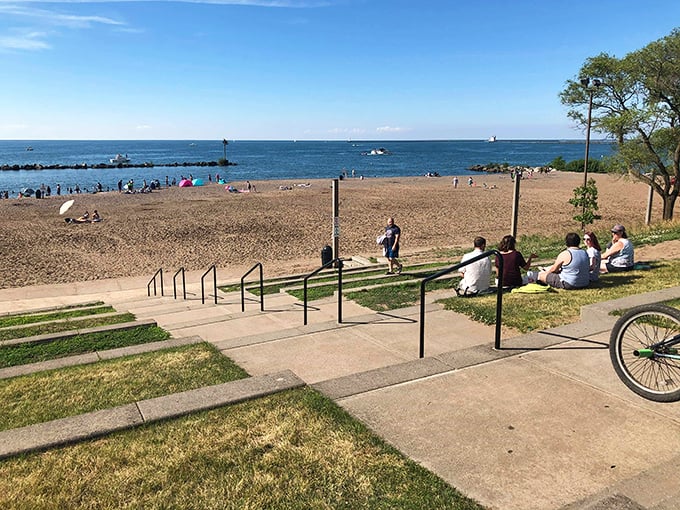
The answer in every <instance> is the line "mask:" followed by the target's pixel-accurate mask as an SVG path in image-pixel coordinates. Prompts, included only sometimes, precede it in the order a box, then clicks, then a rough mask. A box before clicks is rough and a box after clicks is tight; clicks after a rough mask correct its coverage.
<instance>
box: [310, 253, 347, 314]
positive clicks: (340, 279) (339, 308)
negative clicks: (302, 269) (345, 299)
mask: <svg viewBox="0 0 680 510" xmlns="http://www.w3.org/2000/svg"><path fill="white" fill-rule="evenodd" d="M334 264H337V266H336V267H337V268H338V324H342V266H343V264H342V259H333V260H330V261H328V262H326V263H325V264H324V265H323V266H321V267H320V268H319V269H316V270H315V271H312V272H311V273H309V274H308V275H307V276H305V278H304V282H303V287H304V291H303V300H304V325H305V326H306V325H307V280H309V279H310V278H311V277H312V276H314V275H316V274H317V273H319V272H321V271H323V270H324V269H326V268H327V267H330V266H332V265H334Z"/></svg>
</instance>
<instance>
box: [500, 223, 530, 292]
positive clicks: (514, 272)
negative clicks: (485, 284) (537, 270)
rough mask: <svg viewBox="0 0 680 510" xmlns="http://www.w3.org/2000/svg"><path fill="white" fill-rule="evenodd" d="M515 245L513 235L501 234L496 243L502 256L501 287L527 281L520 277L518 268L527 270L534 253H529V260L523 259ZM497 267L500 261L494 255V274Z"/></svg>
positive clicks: (518, 285) (515, 285)
mask: <svg viewBox="0 0 680 510" xmlns="http://www.w3.org/2000/svg"><path fill="white" fill-rule="evenodd" d="M515 246H516V241H515V237H514V236H511V235H507V236H503V239H501V242H500V244H499V245H498V251H499V252H501V256H502V257H503V287H521V286H522V285H524V284H525V283H527V282H525V281H524V279H523V278H522V272H521V271H520V269H524V270H525V271H528V270H529V268H530V267H531V262H532V261H533V260H534V259H535V258H536V254H535V253H532V254H531V255H529V260H524V256H523V255H522V254H521V253H520V252H518V251H517V250H516V249H515ZM499 267H500V263H499V261H498V257H496V269H495V271H496V274H498V268H499Z"/></svg>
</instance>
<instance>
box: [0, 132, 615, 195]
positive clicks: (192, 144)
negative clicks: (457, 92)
mask: <svg viewBox="0 0 680 510" xmlns="http://www.w3.org/2000/svg"><path fill="white" fill-rule="evenodd" d="M28 147H31V148H32V149H33V150H31V151H29V150H26V149H27V148H28ZM380 147H384V148H385V149H387V150H388V151H389V154H387V155H367V153H370V151H371V150H372V149H375V148H380ZM226 151H227V159H229V161H231V162H235V163H236V166H228V167H197V166H188V167H184V166H182V167H163V166H155V167H153V168H110V169H109V168H107V169H93V168H87V169H60V170H5V171H2V172H0V190H8V191H9V192H10V197H11V196H16V193H18V191H19V190H21V189H23V188H26V187H30V188H34V189H35V188H39V187H40V185H41V184H43V183H44V184H46V185H49V186H50V187H51V188H52V192H53V193H54V190H55V187H56V184H57V183H59V184H60V185H61V189H62V194H63V193H65V192H66V190H67V189H68V188H74V187H75V186H76V185H78V186H79V187H80V188H81V189H83V190H92V189H94V187H95V186H96V185H97V183H101V184H102V186H103V188H104V189H105V190H106V189H117V183H118V181H119V180H122V181H123V182H124V183H125V182H127V181H128V180H129V179H134V181H135V183H138V184H141V183H142V181H143V180H144V179H146V180H147V181H151V180H152V179H158V180H159V181H160V182H161V184H164V183H165V177H166V176H168V178H169V180H170V181H172V179H173V178H175V179H176V180H177V181H179V180H180V177H181V176H186V177H188V176H189V175H190V174H191V175H193V177H194V178H202V179H204V180H205V181H206V182H207V178H208V174H211V175H212V177H213V178H214V176H215V174H216V173H219V174H220V176H221V177H222V178H224V179H225V180H227V181H228V182H243V181H245V180H255V181H257V180H291V181H298V182H299V181H301V180H308V179H319V178H329V179H333V178H336V177H338V176H339V175H340V174H341V173H342V172H343V170H345V171H346V172H347V173H348V174H350V175H351V171H352V170H354V172H355V175H356V176H357V177H358V176H361V175H363V176H364V177H366V178H370V177H407V176H415V175H423V174H425V173H427V172H432V173H434V172H438V173H439V174H440V175H442V176H453V175H468V174H471V173H473V172H470V171H468V170H467V169H468V168H469V167H470V166H473V165H485V164H488V163H492V162H495V163H505V162H507V163H509V164H511V165H527V166H541V165H545V164H547V163H549V162H550V161H552V160H553V159H555V158H556V157H558V156H562V157H563V158H564V159H565V160H566V161H571V160H575V159H583V157H584V155H585V142H584V141H583V140H580V141H575V140H574V141H571V140H563V141H560V140H512V141H510V140H508V141H505V140H499V141H497V142H495V143H489V142H487V141H483V140H479V141H477V140H472V141H470V140H453V141H390V142H388V141H379V142H378V141H240V140H236V141H230V142H229V144H228V145H227V147H226ZM612 153H613V147H612V145H611V144H610V143H607V142H598V141H595V142H593V141H591V144H590V159H591V160H594V159H600V158H602V157H606V156H609V155H611V154H612ZM116 154H124V155H127V156H128V157H129V158H130V160H131V163H133V164H142V163H145V162H150V163H153V164H154V165H161V164H168V163H174V162H179V163H184V162H200V161H217V160H218V159H220V158H222V157H223V155H224V145H223V143H222V140H193V141H192V140H172V141H167V140H160V141H148V140H134V141H120V140H118V141H114V140H112V141H64V140H49V141H46V140H35V141H32V140H4V141H0V167H1V166H3V165H26V164H36V163H37V164H41V165H54V164H60V165H77V164H81V163H87V164H88V165H95V164H99V163H109V159H110V158H112V157H114V156H115V155H116Z"/></svg>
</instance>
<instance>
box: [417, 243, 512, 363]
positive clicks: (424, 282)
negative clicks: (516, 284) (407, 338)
mask: <svg viewBox="0 0 680 510" xmlns="http://www.w3.org/2000/svg"><path fill="white" fill-rule="evenodd" d="M491 255H495V256H496V259H497V260H498V285H497V286H496V331H495V340H494V348H496V349H500V348H501V347H500V346H501V319H502V311H503V297H502V294H503V256H502V255H501V253H500V252H499V251H498V250H489V251H485V252H484V253H480V254H479V255H477V256H475V257H472V258H471V259H469V260H466V261H465V262H460V263H458V264H456V265H455V266H451V267H449V268H446V269H442V270H441V271H438V272H437V273H435V274H433V275H430V276H428V277H426V278H423V280H422V281H421V282H420V350H419V353H418V355H419V357H421V358H423V357H425V285H427V283H428V282H429V281H432V280H436V279H437V278H439V277H440V276H444V275H446V274H449V273H451V272H453V271H457V270H458V269H460V268H461V267H464V266H467V265H468V264H472V263H473V262H477V261H478V260H481V259H484V258H488V257H490V256H491Z"/></svg>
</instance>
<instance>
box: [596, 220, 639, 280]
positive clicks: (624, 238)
mask: <svg viewBox="0 0 680 510" xmlns="http://www.w3.org/2000/svg"><path fill="white" fill-rule="evenodd" d="M611 233H612V245H611V246H610V247H609V248H607V250H606V251H605V252H604V253H603V254H602V264H601V266H600V272H602V273H615V272H619V271H630V270H631V269H633V266H634V265H635V253H634V250H633V244H632V243H631V242H630V241H629V240H628V234H626V229H625V227H624V226H623V225H614V226H613V227H612V230H611Z"/></svg>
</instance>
